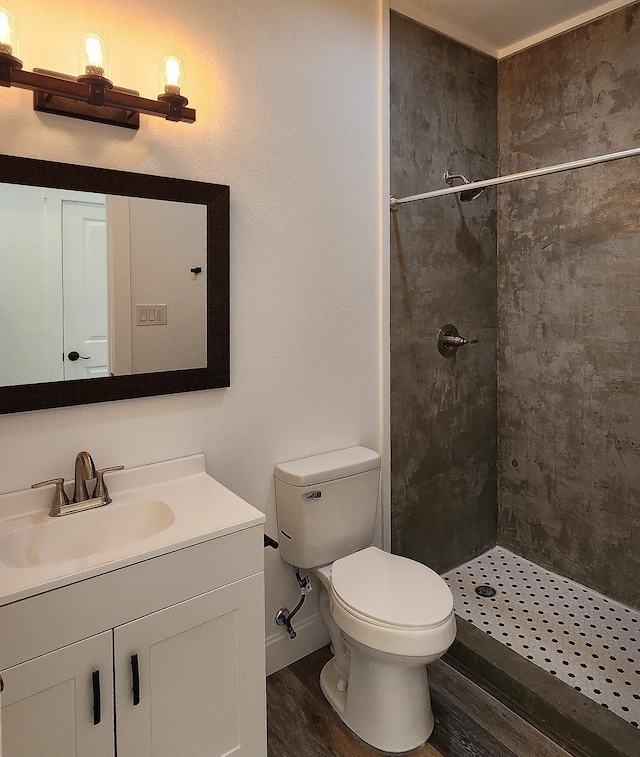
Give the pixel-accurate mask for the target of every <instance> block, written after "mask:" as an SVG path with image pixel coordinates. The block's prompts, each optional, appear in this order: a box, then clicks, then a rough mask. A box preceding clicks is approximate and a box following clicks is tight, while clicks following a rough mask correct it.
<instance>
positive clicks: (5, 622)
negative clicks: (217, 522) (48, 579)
mask: <svg viewBox="0 0 640 757" xmlns="http://www.w3.org/2000/svg"><path fill="white" fill-rule="evenodd" d="M72 517H77V516H72ZM262 533H263V532H262V527H261V526H258V527H251V528H246V529H244V530H241V531H238V532H236V533H231V534H228V535H225V536H223V537H220V538H217V539H211V540H209V541H206V542H203V543H200V544H196V545H194V546H190V547H187V548H184V549H180V550H178V551H176V552H170V553H168V554H165V555H161V556H159V557H155V558H153V559H149V560H145V561H143V562H141V563H138V564H134V565H130V566H127V567H123V568H120V569H117V570H113V571H111V572H107V573H103V574H101V575H98V576H95V577H93V578H89V579H86V580H83V581H79V582H77V583H72V584H69V585H67V586H63V587H61V588H58V589H54V590H53V591H48V592H45V593H42V594H38V595H35V596H32V597H29V598H27V599H24V600H21V601H17V602H14V603H12V604H8V605H5V606H3V607H0V664H1V665H2V668H3V669H2V671H1V674H2V678H3V680H4V685H5V688H4V692H3V694H2V739H3V757H103V756H104V757H113V755H114V754H116V753H117V755H118V757H222V755H231V754H233V755H236V757H265V755H266V715H265V710H266V707H265V667H264V585H263V563H262V561H263V544H262V541H263V538H262ZM96 673H97V676H98V677H99V692H98V689H97V683H96ZM97 698H99V700H100V701H99V702H97V701H96V699H97Z"/></svg>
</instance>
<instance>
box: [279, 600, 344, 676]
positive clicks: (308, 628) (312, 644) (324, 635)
mask: <svg viewBox="0 0 640 757" xmlns="http://www.w3.org/2000/svg"><path fill="white" fill-rule="evenodd" d="M294 628H295V629H296V632H297V634H298V635H297V636H296V638H295V639H290V638H289V636H288V635H287V633H286V631H285V630H284V629H282V630H281V631H280V630H279V631H277V632H276V633H275V634H273V635H271V636H269V637H268V638H267V640H266V655H267V675H271V673H275V672H276V671H277V670H280V669H281V668H286V667H287V665H291V663H292V662H296V660H300V659H302V658H303V657H306V656H307V655H308V654H311V653H312V652H315V651H316V649H320V648H321V647H324V646H326V645H327V644H328V643H329V641H330V639H329V631H328V629H327V627H326V626H325V624H324V621H323V620H322V618H321V617H320V615H313V616H312V617H310V618H307V620H305V621H302V622H301V623H300V624H299V625H298V624H297V623H295V622H294Z"/></svg>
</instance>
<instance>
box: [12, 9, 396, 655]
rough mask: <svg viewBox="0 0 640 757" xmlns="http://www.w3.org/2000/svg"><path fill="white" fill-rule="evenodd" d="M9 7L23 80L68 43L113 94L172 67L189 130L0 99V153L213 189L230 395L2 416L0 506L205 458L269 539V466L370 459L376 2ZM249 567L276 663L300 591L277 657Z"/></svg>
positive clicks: (288, 586) (306, 636) (153, 88)
mask: <svg viewBox="0 0 640 757" xmlns="http://www.w3.org/2000/svg"><path fill="white" fill-rule="evenodd" d="M19 7H20V10H19V12H20V29H21V55H22V58H23V60H24V64H25V67H26V68H32V67H33V66H42V67H43V68H50V69H53V70H57V71H69V72H71V73H73V72H74V71H75V70H77V41H78V39H79V38H80V35H81V34H82V33H83V32H85V31H87V30H96V31H99V32H101V33H104V36H105V39H107V41H108V42H110V43H111V51H112V54H111V58H112V69H113V78H114V80H115V82H116V83H117V84H121V85H123V86H128V87H136V88H139V89H140V91H141V92H142V94H144V95H145V96H147V97H155V95H156V93H157V86H158V85H157V73H156V67H157V65H158V63H159V61H160V60H161V58H162V56H163V55H166V54H167V52H168V51H174V50H176V51H177V52H178V54H181V53H182V56H183V58H184V60H185V62H186V64H187V66H188V75H189V98H190V100H191V101H192V103H193V105H194V107H195V108H196V109H197V112H198V119H197V121H196V123H195V124H182V123H180V124H171V123H167V122H166V121H163V120H162V119H159V118H149V117H144V116H143V117H142V119H141V121H142V125H141V128H140V131H138V132H136V133H134V132H130V131H129V130H127V129H118V128H115V127H113V126H106V125H102V124H90V123H87V122H83V121H78V120H75V119H71V118H60V117H57V116H53V115H48V114H36V113H34V111H33V109H32V105H31V99H32V98H31V94H30V93H29V92H27V91H24V90H17V89H14V88H11V89H6V88H4V87H0V90H2V91H0V105H1V107H0V144H1V147H0V149H1V151H2V152H3V153H7V154H13V155H21V156H25V157H34V158H42V159H46V160H55V161H61V162H67V163H81V164H88V165H95V166H99V167H106V168H115V169H123V170H130V171H138V172H143V173H153V174H158V175H163V176H176V177H180V178H186V179H196V180H199V181H212V182H218V183H225V184H230V186H231V386H230V387H229V388H228V389H224V390H223V389H221V390H216V391H206V392H194V393H190V394H182V395H175V396H167V397H150V398H146V399H138V400H128V401H124V402H113V403H107V404H104V405H87V406H83V407H76V408H64V409H59V410H46V411H40V412H32V413H23V414H18V415H10V416H3V417H1V418H0V491H2V492H5V491H10V490H13V489H19V488H22V487H26V486H28V485H29V484H31V483H32V482H33V481H40V480H42V479H45V478H50V477H52V476H63V475H64V476H66V477H67V478H71V477H72V476H73V459H74V456H75V453H76V452H78V450H80V449H88V450H90V451H91V452H92V453H93V455H94V458H95V460H96V462H97V463H100V464H101V465H109V464H116V463H123V464H124V465H126V466H133V465H141V464H144V463H148V462H152V461H156V460H164V459H167V458H172V457H177V456H180V455H188V454H191V453H194V452H205V454H206V460H207V469H208V471H209V472H210V473H211V474H212V475H214V476H216V477H217V478H218V479H219V480H220V481H221V482H222V483H223V484H225V485H226V486H228V487H229V488H230V489H232V490H233V491H234V492H236V493H237V494H238V495H240V496H242V497H244V498H245V499H247V500H248V501H249V502H251V504H253V505H255V506H256V507H258V508H260V509H261V510H263V511H264V512H266V514H267V524H266V525H267V531H268V532H271V533H273V532H275V528H276V517H275V497H274V486H273V466H274V463H277V462H282V461H283V460H290V459H292V458H294V457H300V456H303V455H309V454H313V453H317V452H324V451H326V450H329V449H335V448H339V447H346V446H349V445H352V444H365V445H367V446H370V447H373V448H375V449H378V448H379V444H380V417H381V412H380V404H381V403H380V395H381V391H380V374H381V371H380V334H379V328H378V324H379V322H380V302H379V298H380V289H381V284H380V258H381V253H380V248H381V238H380V232H379V229H380V207H381V178H380V174H381V164H382V159H381V154H380V152H381V147H380V145H381V138H380V130H381V125H380V110H381V104H380V97H381V91H382V82H381V77H382V66H381V56H382V52H383V51H382V49H381V44H380V40H381V33H382V22H383V17H382V3H381V2H372V0H323V2H316V1H314V0H217V1H216V2H211V0H184V2H180V3H175V2H173V0H153V2H151V1H150V0H129V1H128V2H126V3H125V2H122V0H95V1H94V2H92V3H85V2H80V0H57V1H56V2H50V0H22V1H21V3H20V6H19ZM356 94H357V96H356ZM44 499H45V500H46V494H45V495H44ZM265 561H266V589H267V607H266V622H267V633H268V635H269V637H270V641H271V642H272V643H271V644H270V645H269V648H268V653H267V654H268V660H269V661H270V665H272V664H273V665H276V664H287V663H288V662H289V661H292V660H294V659H296V658H297V657H299V656H301V655H302V654H305V645H311V649H313V648H314V643H315V644H317V643H318V642H320V643H321V642H322V639H323V638H324V634H325V633H326V631H325V629H324V626H323V624H322V621H321V620H320V619H319V616H318V615H317V603H316V602H315V600H314V599H313V597H314V596H315V594H314V595H311V598H310V600H311V601H309V602H307V604H306V605H305V608H304V609H303V610H302V611H301V613H300V616H301V617H302V620H304V621H305V622H306V621H308V622H309V623H310V625H308V626H307V627H306V628H305V629H304V630H305V632H304V633H299V635H298V639H296V641H294V642H291V641H289V638H288V636H287V635H286V633H284V631H283V630H282V629H278V628H277V627H276V626H275V624H274V622H273V616H274V615H275V613H276V611H277V609H278V608H279V607H281V606H288V607H292V606H293V605H294V604H295V603H296V602H297V600H298V598H299V592H298V586H297V584H296V581H295V577H294V576H293V574H292V570H291V568H290V566H287V565H285V564H284V563H283V562H282V561H281V560H280V558H279V556H278V554H277V553H276V552H275V551H274V550H267V551H266V553H265ZM292 603H293V604H292ZM300 616H299V617H300ZM316 631H317V633H316ZM272 653H273V654H272ZM274 660H275V661H274Z"/></svg>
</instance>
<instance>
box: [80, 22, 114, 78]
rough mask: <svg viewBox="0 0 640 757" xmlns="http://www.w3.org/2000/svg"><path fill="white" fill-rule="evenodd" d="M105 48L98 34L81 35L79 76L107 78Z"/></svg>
mask: <svg viewBox="0 0 640 757" xmlns="http://www.w3.org/2000/svg"><path fill="white" fill-rule="evenodd" d="M107 69H108V60H107V48H106V45H105V43H104V40H103V39H102V37H101V36H100V35H99V34H94V33H93V32H90V33H88V34H83V35H82V38H81V40H80V74H81V76H108V71H107Z"/></svg>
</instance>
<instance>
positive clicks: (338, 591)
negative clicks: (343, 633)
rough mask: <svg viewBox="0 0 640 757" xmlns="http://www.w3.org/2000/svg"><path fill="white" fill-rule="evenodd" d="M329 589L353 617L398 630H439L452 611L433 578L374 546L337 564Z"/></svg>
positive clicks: (439, 580)
mask: <svg viewBox="0 0 640 757" xmlns="http://www.w3.org/2000/svg"><path fill="white" fill-rule="evenodd" d="M331 589H332V593H333V595H334V599H335V600H336V601H337V602H339V603H340V604H341V605H342V606H343V608H344V609H345V610H347V611H350V612H352V613H353V614H354V615H355V616H356V617H358V618H360V619H361V620H366V621H368V622H370V623H373V624H375V625H380V626H385V627H391V628H396V629H398V630H402V629H407V630H416V631H418V630H427V629H430V628H437V627H438V626H441V625H442V624H443V623H445V622H446V621H447V619H448V618H449V616H450V615H451V613H452V612H453V596H452V594H451V591H450V589H449V587H448V586H447V584H446V583H445V581H444V580H443V579H442V578H440V576H439V575H438V574H437V573H435V572H434V571H433V570H431V568H428V567H427V566H426V565H422V564H421V563H418V562H416V561H415V560H409V559H407V558H406V557H400V556H399V555H391V554H389V553H388V552H383V551H382V550H381V549H378V548H377V547H367V548H366V549H363V550H360V551H359V552H354V553H353V554H351V555H347V556H346V557H343V558H341V559H340V560H336V561H335V562H334V563H333V566H332V573H331Z"/></svg>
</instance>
